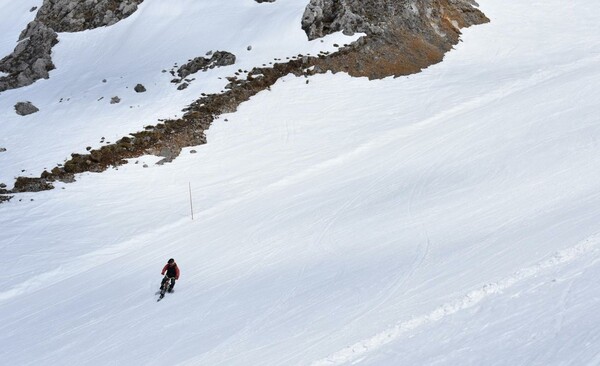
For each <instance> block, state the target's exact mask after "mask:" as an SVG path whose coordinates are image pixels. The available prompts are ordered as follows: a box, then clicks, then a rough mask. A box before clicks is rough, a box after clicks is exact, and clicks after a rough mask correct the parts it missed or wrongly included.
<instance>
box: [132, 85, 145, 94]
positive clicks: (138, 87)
mask: <svg viewBox="0 0 600 366" xmlns="http://www.w3.org/2000/svg"><path fill="white" fill-rule="evenodd" d="M133 90H135V92H136V93H144V92H145V91H146V88H145V87H144V86H143V85H142V84H137V85H136V86H135V88H133Z"/></svg>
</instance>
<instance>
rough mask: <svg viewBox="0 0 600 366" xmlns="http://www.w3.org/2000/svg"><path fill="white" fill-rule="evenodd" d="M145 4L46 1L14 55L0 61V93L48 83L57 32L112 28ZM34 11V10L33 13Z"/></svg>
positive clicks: (127, 0) (117, 0) (121, 0)
mask: <svg viewBox="0 0 600 366" xmlns="http://www.w3.org/2000/svg"><path fill="white" fill-rule="evenodd" d="M142 2H143V0H93V1H92V0H88V1H75V0H44V3H43V4H42V6H41V7H40V9H39V10H38V12H37V14H36V19H35V20H34V21H32V22H31V23H29V24H28V25H27V28H26V29H25V30H24V31H23V32H22V33H21V36H20V37H19V40H18V44H17V46H16V47H15V49H14V51H13V52H12V53H11V54H10V55H8V56H6V57H4V58H3V59H1V60H0V71H2V72H4V73H6V74H8V76H4V77H0V92H3V91H5V90H9V89H16V88H21V87H23V86H27V85H31V84H33V83H34V82H35V81H37V80H39V79H48V78H49V71H51V70H53V69H54V68H55V66H54V64H53V63H52V57H51V53H52V47H54V45H56V44H57V43H58V35H57V33H56V32H80V31H83V30H88V29H94V28H98V27H103V26H109V25H112V24H115V23H117V22H118V21H120V20H122V19H125V18H127V17H128V16H130V15H131V14H133V13H134V12H135V11H136V10H137V7H138V5H139V4H141V3H142ZM33 10H35V9H34V8H32V11H33Z"/></svg>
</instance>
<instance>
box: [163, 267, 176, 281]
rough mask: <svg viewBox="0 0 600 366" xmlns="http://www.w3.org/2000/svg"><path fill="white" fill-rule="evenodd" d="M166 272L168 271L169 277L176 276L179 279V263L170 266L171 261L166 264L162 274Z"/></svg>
mask: <svg viewBox="0 0 600 366" xmlns="http://www.w3.org/2000/svg"><path fill="white" fill-rule="evenodd" d="M165 272H167V275H168V276H169V277H175V279H176V280H178V279H179V267H177V263H175V265H174V266H173V267H171V266H169V263H167V264H165V266H164V267H163V269H162V272H161V273H160V274H163V275H164V274H165Z"/></svg>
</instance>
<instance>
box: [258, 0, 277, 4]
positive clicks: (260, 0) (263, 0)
mask: <svg viewBox="0 0 600 366" xmlns="http://www.w3.org/2000/svg"><path fill="white" fill-rule="evenodd" d="M256 2H257V3H259V4H261V3H274V2H275V0H256Z"/></svg>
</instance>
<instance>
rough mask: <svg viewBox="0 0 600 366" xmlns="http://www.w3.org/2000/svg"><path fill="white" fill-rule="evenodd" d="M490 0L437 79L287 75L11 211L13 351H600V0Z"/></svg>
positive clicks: (4, 262) (294, 357)
mask: <svg viewBox="0 0 600 366" xmlns="http://www.w3.org/2000/svg"><path fill="white" fill-rule="evenodd" d="M289 3H290V2H285V1H281V2H279V1H278V2H276V3H275V4H279V6H282V7H284V6H287V5H284V4H289ZM144 4H146V2H145V3H144ZM263 5H265V4H263ZM144 6H147V7H148V8H149V7H150V6H151V2H150V1H149V2H148V4H146V5H144ZM481 6H482V10H483V11H484V12H485V13H486V15H487V16H488V17H490V19H492V22H491V23H490V24H488V25H484V26H478V27H474V28H472V29H468V30H466V31H465V34H464V36H463V42H462V43H460V44H459V46H457V47H456V50H454V51H452V52H451V53H449V54H448V55H447V57H446V60H445V61H444V62H443V63H441V64H439V65H435V66H433V67H431V68H429V69H427V70H425V71H424V72H423V73H421V74H418V75H413V76H411V77H405V78H398V79H392V78H389V79H385V80H380V81H371V82H370V81H368V80H365V79H353V78H350V77H348V76H345V75H341V74H338V75H320V76H316V77H314V78H312V79H311V82H310V83H309V84H306V83H305V81H304V79H298V78H295V77H291V76H290V77H286V78H285V79H283V80H281V81H280V82H278V83H277V84H276V85H275V86H274V87H273V88H271V91H268V92H262V93H260V94H259V95H257V96H256V97H254V98H252V100H251V101H249V102H247V103H245V104H242V105H241V107H240V109H239V111H238V112H236V113H234V114H230V115H226V116H222V118H221V119H220V120H218V121H216V122H215V123H214V124H213V126H212V127H211V129H210V130H209V131H208V141H209V143H208V144H207V145H204V146H200V147H197V148H195V149H196V150H197V151H198V153H197V154H189V150H191V149H187V150H186V151H184V153H183V154H182V156H181V157H179V158H178V159H176V160H175V161H174V162H173V163H171V164H167V165H164V166H160V167H159V166H154V165H152V164H150V163H151V162H153V161H156V160H157V158H155V157H143V158H141V159H139V162H140V163H139V164H129V165H127V166H123V167H120V168H119V169H118V170H110V171H108V172H105V173H102V174H85V175H83V176H81V177H79V178H78V181H77V182H76V183H73V184H67V185H64V186H59V188H58V189H55V190H53V191H48V192H42V193H38V194H22V195H18V196H17V197H16V198H15V199H13V200H12V201H11V202H9V203H7V204H3V205H2V206H0V227H1V228H2V230H1V231H0V248H1V249H0V250H1V254H2V255H0V266H2V268H5V269H6V270H5V275H3V279H4V280H5V281H2V282H3V283H5V287H4V288H3V289H2V290H0V320H1V321H0V344H2V345H3V346H2V347H1V348H0V357H1V359H2V360H6V361H5V362H7V363H10V364H16V365H34V364H35V365H39V364H59V365H66V364H86V365H105V364H115V365H162V364H165V363H167V362H170V363H173V364H181V365H343V364H354V363H358V364H363V365H434V364H435V365H457V364H460V365H559V364H560V365H598V364H600V330H598V327H597V326H596V325H597V324H598V323H599V321H600V316H599V315H598V312H597V307H598V302H599V301H600V282H599V280H598V278H600V179H599V178H600V173H599V171H598V167H599V166H600V123H598V122H599V121H598V113H597V111H598V106H599V101H600V100H599V99H598V97H597V95H600V93H599V91H598V86H599V85H600V67H599V65H600V37H599V36H598V34H597V19H598V17H599V15H600V10H599V9H598V8H597V6H595V3H594V2H592V1H591V0H575V1H572V2H569V4H568V5H565V4H564V2H562V1H558V0H546V1H543V2H542V1H533V2H521V1H514V0H511V1H499V0H484V1H481ZM298 8H300V7H298ZM141 10H143V9H141ZM277 13H278V12H277ZM142 14H143V13H142V12H140V13H139V14H135V15H133V16H132V17H130V18H131V21H130V22H131V23H126V22H127V21H129V19H130V18H128V19H127V20H126V21H125V22H124V24H131V25H132V26H133V24H134V23H135V22H137V21H142V18H143V17H142ZM274 14H275V13H274ZM136 17H137V18H136ZM136 19H137V20H136ZM286 24H287V23H286ZM123 26H125V25H123ZM289 26H290V27H291V25H289ZM106 31H108V29H107V30H106ZM89 33H90V34H92V33H93V32H89ZM86 34H87V33H86ZM246 43H247V42H241V43H240V47H242V45H243V44H246ZM140 75H142V74H140ZM97 76H99V74H98V75H97ZM140 77H141V76H140ZM90 80H92V79H90ZM51 82H52V79H50V80H49V81H43V82H41V83H40V84H39V85H40V86H37V85H34V86H32V88H34V87H35V88H40V89H39V92H38V93H39V94H37V95H39V96H40V97H43V96H44V95H45V94H44V92H43V91H42V86H41V85H43V83H51ZM130 82H133V79H131V80H130ZM82 85H83V86H81V87H82V88H83V89H85V88H86V86H85V84H82ZM123 85H125V84H123ZM72 87H73V88H76V87H77V86H76V85H73V86H72ZM83 89H82V90H83ZM22 92H23V93H25V92H26V89H23V91H22ZM15 93H16V92H15ZM192 95H193V94H190V95H189V96H190V97H191V96H192ZM0 97H1V98H3V99H4V97H5V95H2V96H0ZM1 103H4V102H1ZM51 110H52V109H51ZM140 110H145V108H141V109H140ZM144 113H145V112H144ZM225 118H226V119H228V122H225V121H224V119H225ZM11 141H12V139H11ZM18 141H20V140H18V139H17V138H15V144H16V142H18ZM21 142H23V141H21ZM56 146H57V147H56V149H57V150H60V149H62V147H58V145H56ZM143 162H145V163H148V164H149V168H147V169H144V168H142V163H143ZM188 183H191V186H192V189H193V202H194V213H195V216H194V220H193V221H192V220H191V218H190V213H189V210H190V208H189V201H188V200H189V196H188V191H187V189H188ZM61 188H64V189H61ZM31 199H33V201H31ZM169 257H175V258H176V259H177V261H178V263H179V265H180V267H181V270H182V276H181V280H180V281H179V283H178V284H177V286H176V293H175V294H172V295H169V296H168V297H167V298H166V299H165V300H164V301H163V302H160V303H158V304H157V303H156V302H155V297H154V296H153V294H154V292H155V291H156V290H157V288H158V283H159V281H160V278H161V276H160V273H159V272H160V269H161V268H162V265H163V264H164V262H165V261H166V259H167V258H169Z"/></svg>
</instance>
